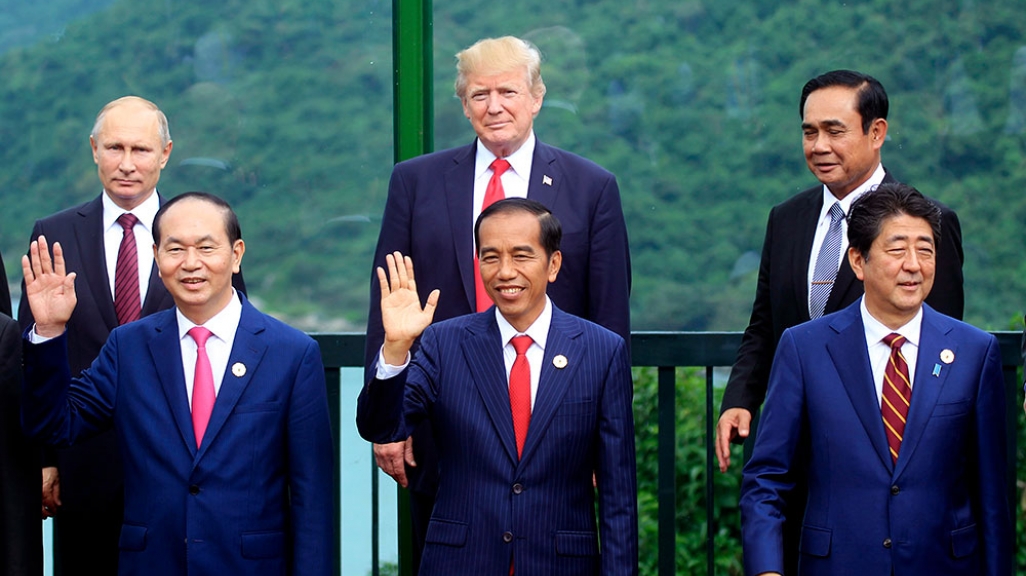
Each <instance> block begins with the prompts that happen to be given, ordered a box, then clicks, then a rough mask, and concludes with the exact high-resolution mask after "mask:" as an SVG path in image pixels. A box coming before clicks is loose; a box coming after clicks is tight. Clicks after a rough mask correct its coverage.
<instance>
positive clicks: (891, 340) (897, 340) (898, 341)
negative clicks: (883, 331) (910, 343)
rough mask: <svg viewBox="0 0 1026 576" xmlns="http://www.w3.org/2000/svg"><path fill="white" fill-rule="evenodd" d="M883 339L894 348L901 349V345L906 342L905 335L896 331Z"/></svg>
mask: <svg viewBox="0 0 1026 576" xmlns="http://www.w3.org/2000/svg"><path fill="white" fill-rule="evenodd" d="M883 341H884V344H886V345H888V346H890V347H891V349H892V350H894V349H900V348H901V345H902V344H904V343H905V337H904V336H902V335H901V334H898V333H896V332H891V333H890V334H888V335H886V336H884V339H883Z"/></svg>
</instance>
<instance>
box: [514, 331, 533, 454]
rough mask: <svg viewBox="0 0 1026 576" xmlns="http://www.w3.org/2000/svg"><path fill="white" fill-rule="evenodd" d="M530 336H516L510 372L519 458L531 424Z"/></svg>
mask: <svg viewBox="0 0 1026 576" xmlns="http://www.w3.org/2000/svg"><path fill="white" fill-rule="evenodd" d="M531 342H533V340H531V337H530V336H514V337H513V340H512V344H513V348H514V349H515V350H516V351H517V359H516V360H514V361H513V368H512V369H510V371H509V407H510V409H511V410H512V411H513V434H514V435H516V438H517V457H520V455H521V454H522V453H523V452H524V440H525V439H526V438H527V427H528V426H529V425H530V424H531V365H530V364H528V362H527V349H528V348H530V347H531Z"/></svg>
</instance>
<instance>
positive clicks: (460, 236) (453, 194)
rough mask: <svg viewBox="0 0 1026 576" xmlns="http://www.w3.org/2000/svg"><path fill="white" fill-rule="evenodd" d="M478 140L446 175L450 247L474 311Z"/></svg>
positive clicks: (463, 151)
mask: <svg viewBox="0 0 1026 576" xmlns="http://www.w3.org/2000/svg"><path fill="white" fill-rule="evenodd" d="M476 146H477V141H476V140H475V141H474V142H473V143H471V144H470V146H468V147H466V148H464V149H463V150H462V151H460V153H459V154H457V155H456V156H455V157H454V158H453V162H455V163H456V165H455V166H454V167H452V168H451V169H449V170H448V171H447V172H446V173H445V175H444V180H445V202H446V204H447V206H448V208H449V223H450V229H451V230H452V240H453V248H454V249H455V251H456V262H457V264H458V265H459V269H460V280H461V281H462V284H463V290H464V298H466V299H467V302H468V303H469V304H470V309H471V310H474V309H475V308H474V306H475V300H476V299H477V294H476V291H475V288H474V229H473V226H472V221H473V219H474V159H475V156H476V151H477V148H476Z"/></svg>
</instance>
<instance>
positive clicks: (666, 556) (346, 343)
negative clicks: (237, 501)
mask: <svg viewBox="0 0 1026 576" xmlns="http://www.w3.org/2000/svg"><path fill="white" fill-rule="evenodd" d="M993 334H994V335H995V336H997V339H998V343H999V345H1000V348H1001V356H1002V365H1003V370H1004V376H1005V393H1006V397H1007V402H1006V405H1007V413H1006V420H1007V423H1008V430H1009V431H1010V432H1009V433H1010V436H1011V438H1010V439H1009V440H1010V441H1009V442H1008V461H1009V467H1008V469H1009V478H1008V490H1009V501H1010V502H1016V501H1017V500H1016V498H1015V490H1016V487H1015V457H1016V442H1015V438H1016V422H1017V417H1018V412H1019V410H1020V407H1021V406H1022V402H1021V400H1020V392H1019V391H1020V389H1021V386H1020V382H1021V381H1020V378H1019V375H1018V374H1019V368H1020V366H1021V364H1022V357H1021V348H1020V338H1021V335H1020V334H1019V333H1018V332H994V333H993ZM313 337H314V338H315V339H316V340H317V342H318V343H319V344H320V347H321V354H322V356H323V361H324V370H325V376H326V377H327V381H328V397H329V401H330V403H331V406H332V407H333V409H332V425H333V428H332V429H333V434H334V435H335V438H334V440H335V446H336V448H337V447H338V446H339V443H340V435H339V434H340V433H339V431H340V430H341V429H342V428H341V423H340V412H339V410H338V406H339V399H340V398H341V390H340V378H339V369H340V368H344V367H359V366H362V365H363V347H364V335H363V334H314V335H313ZM740 342H741V333H740V332H635V333H633V334H632V338H631V349H632V352H633V359H632V362H633V364H634V366H654V367H657V370H658V385H659V392H658V403H659V405H658V414H659V416H658V420H659V433H658V434H659V436H658V444H659V449H658V502H659V518H658V525H659V545H658V547H659V563H658V566H659V568H658V574H659V576H671V575H674V574H675V559H676V558H675V556H676V555H675V548H676V540H675V539H676V528H675V513H676V506H677V503H676V486H675V482H676V479H675V462H674V458H675V448H676V427H677V422H675V418H674V415H675V405H676V382H675V369H676V368H678V367H704V368H705V374H706V378H705V398H706V401H705V422H706V442H705V447H706V466H705V495H706V498H705V506H706V522H707V523H709V525H708V526H707V527H706V528H707V529H706V534H707V539H706V554H707V558H706V560H707V567H708V568H707V574H709V575H710V576H712V575H713V574H714V573H715V569H714V559H715V549H714V546H713V537H714V535H715V534H716V526H715V523H716V516H715V513H714V510H713V502H714V498H713V496H714V495H713V478H714V473H715V472H714V466H715V460H716V456H715V452H714V446H713V427H714V425H715V422H716V419H717V418H718V409H719V407H718V406H716V405H715V404H714V401H713V398H714V395H713V368H715V367H725V366H730V365H731V364H733V362H734V358H735V356H736V354H737V349H738V345H739V344H740ZM753 432H754V429H753ZM367 450H370V446H368V447H367ZM337 475H338V472H337V471H336V476H337ZM374 477H375V478H376V477H377V475H376V474H375V475H374ZM339 480H340V479H339V478H338V477H336V482H335V486H336V490H338V486H340V481H339ZM372 491H373V492H374V493H373V494H372V495H371V497H372V499H373V503H374V504H372V519H371V530H373V535H372V539H371V541H372V548H373V550H372V572H371V573H372V574H373V575H374V576H377V574H378V537H377V535H378V527H379V522H378V510H377V507H376V503H377V501H378V497H377V484H376V483H374V484H373V485H372ZM340 501H341V500H340V498H339V494H338V493H336V494H335V503H336V504H335V508H336V509H335V516H336V519H338V521H339V524H338V525H339V526H341V521H342V510H341V505H340ZM403 540H404V539H403V538H400V542H402V541H403ZM406 540H408V539H406ZM399 556H400V562H399V564H400V574H409V573H410V572H409V569H408V562H407V560H408V558H409V556H408V551H407V550H406V549H404V547H403V546H402V544H401V545H400V555H399ZM335 558H336V560H335V561H336V566H340V563H341V557H340V552H339V549H338V543H336V554H335ZM337 572H338V571H337Z"/></svg>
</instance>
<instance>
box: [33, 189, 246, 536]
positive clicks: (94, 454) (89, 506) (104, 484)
mask: <svg viewBox="0 0 1026 576" xmlns="http://www.w3.org/2000/svg"><path fill="white" fill-rule="evenodd" d="M160 201H161V203H162V204H163V198H160ZM102 228H103V201H102V197H101V196H97V197H96V198H94V199H93V200H90V201H89V202H86V203H84V204H80V205H78V206H74V207H72V208H68V209H66V210H62V211H61V212H57V213H56V214H52V215H50V216H48V217H46V218H43V219H41V220H37V221H36V223H35V225H34V226H33V228H32V236H31V237H30V238H29V241H30V242H31V241H32V240H35V239H36V238H38V237H39V236H40V235H44V236H46V240H47V242H48V243H49V244H50V246H53V243H54V242H60V243H61V247H62V248H63V249H64V260H65V263H66V266H67V270H68V272H75V273H76V274H77V278H76V279H75V294H76V295H77V296H78V305H77V306H76V307H75V312H74V314H72V316H71V320H70V321H69V322H68V328H67V342H68V364H69V366H70V367H71V373H72V374H73V375H78V374H80V373H81V372H82V371H83V370H85V369H86V368H88V367H89V365H90V364H92V363H93V360H95V359H96V356H97V355H98V354H99V353H100V348H102V347H103V344H104V343H105V342H106V341H107V336H108V335H110V332H111V330H113V329H114V328H115V327H117V325H118V319H117V314H116V313H115V312H114V298H113V296H112V295H111V292H110V283H109V280H108V277H107V265H106V263H105V260H104V247H103V229H102ZM149 275H150V283H149V288H148V289H147V293H146V301H145V302H143V305H142V316H144V317H145V316H148V315H150V314H153V313H154V312H157V311H160V310H166V309H168V308H171V307H172V306H174V300H172V298H171V294H169V293H168V291H167V289H166V288H165V287H164V283H163V282H162V281H161V280H160V277H159V276H158V275H157V267H156V264H154V265H153V267H152V269H151V270H150V272H149ZM232 284H233V285H234V286H235V288H236V289H237V290H238V291H239V292H240V293H243V294H245V292H246V286H245V282H244V281H243V279H242V275H241V273H240V274H237V275H236V276H235V277H234V278H233V279H232ZM21 292H22V296H21V303H20V305H19V307H18V323H19V324H20V325H21V328H22V329H23V330H24V329H26V328H28V327H29V326H32V325H33V324H34V323H35V319H34V318H33V317H32V310H31V309H30V308H29V305H28V299H26V298H25V284H24V281H23V282H22V291H21ZM44 460H45V461H44V465H48V466H57V468H58V471H59V473H60V479H61V500H62V502H63V505H62V507H61V511H60V515H61V516H65V517H67V516H69V515H75V514H88V515H90V516H95V515H98V514H113V515H116V516H117V517H118V518H115V519H113V520H112V522H119V521H120V516H121V504H120V500H121V492H122V488H123V479H122V469H121V461H120V458H119V456H118V449H117V442H116V440H115V438H114V434H113V432H109V433H107V434H102V435H99V436H96V437H94V438H91V439H90V440H89V441H87V442H83V443H82V444H80V445H77V446H76V447H75V448H74V449H71V450H59V451H57V452H56V454H53V453H47V454H46V455H45V456H44ZM58 523H59V522H58ZM111 545H114V543H113V542H112V543H111Z"/></svg>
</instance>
